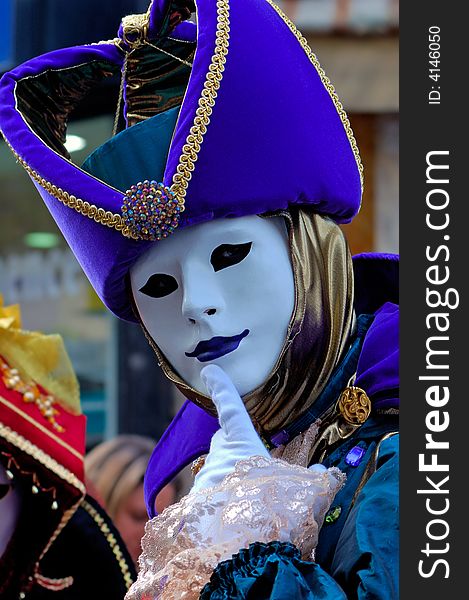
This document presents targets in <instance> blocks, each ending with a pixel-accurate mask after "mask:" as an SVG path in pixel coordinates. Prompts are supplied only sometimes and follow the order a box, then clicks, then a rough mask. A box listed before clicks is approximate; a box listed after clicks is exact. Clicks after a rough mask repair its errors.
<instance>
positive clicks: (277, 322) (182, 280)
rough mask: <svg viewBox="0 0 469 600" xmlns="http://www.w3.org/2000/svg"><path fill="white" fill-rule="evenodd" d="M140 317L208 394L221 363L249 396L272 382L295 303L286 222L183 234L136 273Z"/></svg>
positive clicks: (217, 225) (174, 362) (208, 226)
mask: <svg viewBox="0 0 469 600" xmlns="http://www.w3.org/2000/svg"><path fill="white" fill-rule="evenodd" d="M130 278H131V285H132V292H133V295H134V298H135V303H136V306H137V308H138V311H139V313H140V317H141V319H142V321H143V323H144V325H145V327H146V329H147V330H148V332H149V333H150V335H151V337H152V338H153V340H154V341H155V342H156V344H157V345H158V347H159V348H160V349H161V351H162V352H163V353H164V355H165V356H166V358H167V359H168V361H169V362H170V364H171V366H172V367H173V369H174V370H175V371H176V372H177V373H178V375H179V376H180V377H181V378H182V379H183V380H184V381H185V382H186V383H188V384H189V385H190V386H192V387H193V388H195V389H196V390H197V391H199V392H202V393H204V394H205V388H204V385H203V384H202V381H201V379H200V371H201V370H202V368H203V367H204V366H206V365H207V364H210V363H214V364H217V365H219V366H220V367H222V368H223V369H224V370H225V371H226V373H227V374H228V375H229V376H230V378H231V379H232V381H233V382H234V384H235V386H236V387H237V389H238V391H239V393H240V394H241V395H245V394H248V393H249V392H251V391H253V390H254V389H256V388H257V387H258V386H260V385H261V384H262V383H264V381H265V380H266V379H267V377H268V375H269V374H270V373H271V371H272V369H273V368H274V366H275V363H276V361H277V358H278V356H279V354H280V351H281V350H282V347H283V345H284V343H285V339H286V334H287V330H288V325H289V322H290V318H291V315H292V312H293V309H294V303H295V288H294V278H293V271H292V266H291V262H290V253H289V247H288V237H287V231H286V227H285V223H284V221H283V218H282V217H272V218H262V217H258V216H256V215H254V216H247V217H239V218H235V219H219V220H215V221H209V222H207V223H202V224H200V225H195V226H192V227H188V228H186V229H183V230H180V231H177V232H176V233H175V234H174V235H172V236H170V237H169V238H168V239H166V240H164V241H162V242H160V243H157V244H155V245H154V247H153V248H151V249H150V250H149V251H148V252H147V253H146V254H145V255H143V256H142V257H141V258H140V259H139V261H138V262H137V263H136V264H135V265H134V266H133V267H132V269H131V271H130Z"/></svg>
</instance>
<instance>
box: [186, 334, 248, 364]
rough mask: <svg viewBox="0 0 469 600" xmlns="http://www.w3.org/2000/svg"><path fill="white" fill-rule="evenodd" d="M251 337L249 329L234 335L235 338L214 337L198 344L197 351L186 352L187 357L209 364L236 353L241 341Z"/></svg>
mask: <svg viewBox="0 0 469 600" xmlns="http://www.w3.org/2000/svg"><path fill="white" fill-rule="evenodd" d="M247 335H249V329H245V330H244V331H243V333H240V334H239V335H234V336H233V337H221V336H217V337H213V338H212V339H210V340H206V341H202V342H199V343H198V344H197V346H196V347H195V350H193V351H192V352H185V355H186V356H187V357H189V358H196V359H197V360H199V361H200V362H208V361H210V360H215V359H216V358H220V357H222V356H225V354H229V353H230V352H234V350H236V348H237V347H238V346H239V345H240V343H241V340H242V339H244V338H245V337H246V336H247Z"/></svg>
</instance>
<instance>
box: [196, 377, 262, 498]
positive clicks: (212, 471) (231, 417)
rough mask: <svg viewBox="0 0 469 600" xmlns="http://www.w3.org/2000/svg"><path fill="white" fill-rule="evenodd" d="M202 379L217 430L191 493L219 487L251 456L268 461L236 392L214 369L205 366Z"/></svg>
mask: <svg viewBox="0 0 469 600" xmlns="http://www.w3.org/2000/svg"><path fill="white" fill-rule="evenodd" d="M201 378H202V381H203V383H204V384H205V386H206V388H207V392H208V394H209V395H210V397H211V398H212V401H213V403H214V405H215V407H216V409H217V412H218V420H219V423H220V427H221V429H219V430H218V431H217V432H216V433H215V434H214V436H213V437H212V441H211V444H210V452H209V454H208V455H207V458H206V459H205V464H204V466H203V467H202V469H201V470H200V471H199V473H198V474H197V476H196V477H195V480H194V485H193V487H192V489H191V492H198V491H200V490H202V489H205V488H209V487H212V486H215V485H218V484H219V483H221V481H222V480H223V479H224V478H225V477H226V475H228V474H229V473H231V472H232V471H233V470H234V467H235V465H236V463H237V462H238V461H239V460H243V459H247V458H250V457H251V456H263V457H269V456H270V455H269V453H268V451H267V449H266V448H265V446H264V444H263V443H262V441H261V439H260V437H259V436H258V434H257V432H256V430H255V429H254V426H253V424H252V422H251V419H250V417H249V415H248V413H247V410H246V408H245V406H244V404H243V401H242V400H241V397H240V395H239V394H238V391H237V390H236V388H235V386H234V384H233V382H232V381H231V379H230V378H229V377H228V375H227V374H226V373H225V372H224V371H223V369H221V368H220V367H218V366H217V365H207V366H206V367H204V369H202V371H201Z"/></svg>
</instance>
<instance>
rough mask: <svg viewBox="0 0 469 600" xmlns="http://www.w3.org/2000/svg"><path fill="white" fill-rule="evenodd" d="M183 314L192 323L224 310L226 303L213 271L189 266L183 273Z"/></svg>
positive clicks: (204, 319)
mask: <svg viewBox="0 0 469 600" xmlns="http://www.w3.org/2000/svg"><path fill="white" fill-rule="evenodd" d="M183 286H184V294H183V301H182V314H183V316H184V317H185V318H186V319H187V320H188V321H189V322H190V323H192V324H194V325H195V324H196V323H200V322H203V321H207V320H208V319H210V317H214V316H215V315H217V314H219V313H220V312H222V311H223V309H224V307H225V304H224V301H223V296H222V294H221V291H220V289H219V287H218V285H217V283H216V281H214V277H213V272H212V273H210V272H206V271H205V269H199V268H188V269H186V270H185V272H184V274H183Z"/></svg>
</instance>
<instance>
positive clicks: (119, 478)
mask: <svg viewBox="0 0 469 600" xmlns="http://www.w3.org/2000/svg"><path fill="white" fill-rule="evenodd" d="M155 445H156V441H155V440H152V439H151V438H148V437H144V436H140V435H119V436H117V437H115V438H113V439H111V440H108V441H106V442H103V443H101V444H98V445H97V446H95V447H94V448H93V449H92V450H91V451H90V452H89V453H88V455H87V456H86V457H85V473H86V478H87V480H88V484H89V487H90V489H92V490H93V492H94V494H95V496H96V498H97V499H98V500H100V501H101V502H102V504H103V506H104V508H105V509H106V511H107V513H108V514H109V516H110V517H111V519H112V520H113V522H114V525H115V526H116V527H117V529H118V530H119V532H120V534H121V536H122V538H123V540H124V542H125V544H126V546H127V549H128V550H129V553H130V555H131V557H132V559H133V560H134V562H135V564H136V565H137V563H138V557H139V555H140V553H141V545H140V541H141V539H142V537H143V534H144V531H145V523H146V522H147V520H148V515H147V510H146V507H145V499H144V493H143V477H144V474H145V470H146V468H147V464H148V461H149V459H150V456H151V453H152V451H153V448H154V447H155ZM176 496H177V485H176V483H173V482H172V483H169V484H168V485H167V486H165V487H164V488H163V489H162V490H161V492H160V493H159V494H158V496H157V498H156V502H155V505H156V510H157V512H158V513H161V512H162V511H163V510H164V509H165V508H166V507H167V506H169V505H170V504H172V503H174V502H175V501H176V499H177V498H176Z"/></svg>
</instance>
